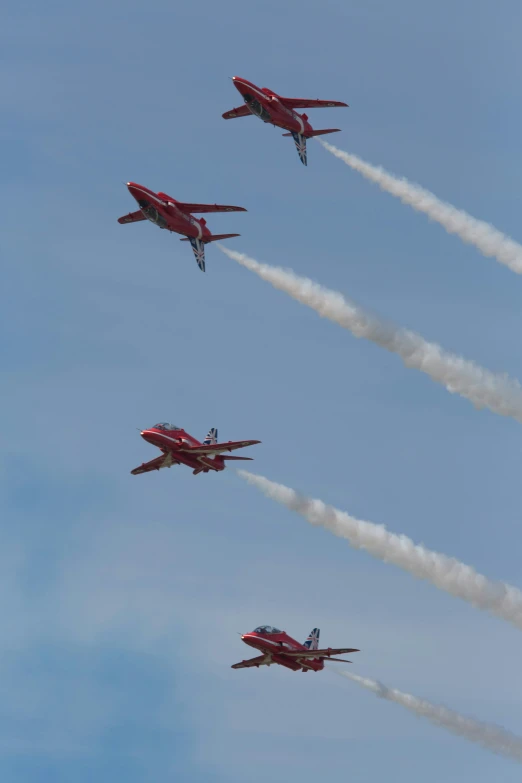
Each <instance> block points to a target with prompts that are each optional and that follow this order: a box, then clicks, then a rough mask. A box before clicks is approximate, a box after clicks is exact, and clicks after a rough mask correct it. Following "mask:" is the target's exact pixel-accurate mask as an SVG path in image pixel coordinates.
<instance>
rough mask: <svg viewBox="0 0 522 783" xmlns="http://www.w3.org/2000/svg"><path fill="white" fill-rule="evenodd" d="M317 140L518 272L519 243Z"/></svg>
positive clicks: (521, 253)
mask: <svg viewBox="0 0 522 783" xmlns="http://www.w3.org/2000/svg"><path fill="white" fill-rule="evenodd" d="M317 141H318V142H319V143H320V144H322V145H323V147H324V148H325V149H327V150H328V152H331V153H332V155H335V157H336V158H339V159H340V160H342V161H343V162H344V163H346V165H347V166H350V168H352V169H354V170H355V171H358V172H359V173H360V174H362V175H363V177H366V179H369V180H371V182H375V183H376V184H377V185H379V187H380V188H381V189H382V190H386V191H387V192H388V193H391V194H392V195H393V196H397V198H399V199H400V200H401V201H402V203H403V204H409V205H410V207H413V209H415V210H417V212H424V214H425V215H427V216H428V217H429V218H431V220H434V221H435V222H437V223H439V224H440V225H441V226H442V227H443V228H445V229H446V231H447V232H448V233H449V234H456V235H457V236H459V237H460V238H461V239H462V241H463V242H467V243H468V244H469V245H474V246H475V247H476V248H477V249H478V250H480V252H481V253H482V254H483V255H485V256H488V257H493V258H496V259H497V261H500V263H501V264H505V266H508V267H509V268H510V269H511V270H512V271H513V272H516V273H517V274H519V275H520V274H522V245H520V244H519V243H518V242H515V240H514V239H511V238H510V237H508V236H506V235H505V234H503V233H502V232H501V231H498V229H496V228H495V227H494V226H492V225H491V224H490V223H486V222H485V221H484V220H477V219H476V218H474V217H472V216H471V215H468V213H467V212H464V210H462V209H457V208H456V207H454V206H453V205H452V204H448V203H447V202H446V201H441V200H440V199H439V198H437V196H435V195H434V194H433V193H430V191H429V190H425V189H424V188H422V187H421V186H420V185H416V184H414V183H413V182H409V181H408V180H407V179H404V177H401V178H399V177H395V176H394V175H393V174H390V173H389V172H388V171H385V170H384V169H383V168H381V167H380V166H372V165H371V164H370V163H366V161H364V160H361V158H359V157H357V155H351V154H350V153H349V152H344V151H343V150H340V149H338V148H337V147H334V145H333V144H329V143H328V142H327V141H324V140H323V139H319V138H318V139H317Z"/></svg>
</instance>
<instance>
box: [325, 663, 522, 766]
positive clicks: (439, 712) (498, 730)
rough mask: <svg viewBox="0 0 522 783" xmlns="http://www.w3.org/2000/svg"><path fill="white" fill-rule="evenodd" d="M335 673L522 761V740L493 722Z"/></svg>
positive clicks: (362, 679)
mask: <svg viewBox="0 0 522 783" xmlns="http://www.w3.org/2000/svg"><path fill="white" fill-rule="evenodd" d="M335 673H336V674H339V675H340V676H341V677H347V678H348V679H349V680H352V682H356V683H357V684H358V685H360V686H361V687H363V688H366V689H367V690H369V691H372V693H375V695H376V696H378V697H379V698H381V699H386V700H387V701H393V702H395V704H400V705H401V707H405V708H406V709H407V710H409V711H410V712H413V713H414V714H415V715H418V716H419V717H420V718H427V719H428V720H429V721H431V723H434V724H435V725H436V726H441V727H442V728H443V729H447V730H448V731H450V732H451V733H452V734H457V735H458V736H459V737H464V738H465V739H467V740H469V741H470V742H475V743H476V744H477V745H482V747H483V748H487V750H492V751H493V753H498V754H500V755H502V756H507V757H508V758H511V759H514V760H515V761H518V762H522V737H519V736H517V735H516V734H513V733H512V732H511V731H507V729H504V728H502V726H495V725H494V724H491V723H483V722H482V721H478V720H474V719H473V718H468V717H467V716H465V715H461V714H460V713H459V712H454V711H453V710H450V709H448V708H447V707H442V706H441V705H439V704H433V703H432V702H430V701H426V700H425V699H418V698H417V697H416V696H412V695H411V694H410V693H403V692H402V691H398V690H395V689H394V688H387V687H386V685H383V684H382V683H381V682H377V681H376V680H368V679H366V678H365V677H358V676H357V675H356V674H351V673H350V672H340V671H336V672H335Z"/></svg>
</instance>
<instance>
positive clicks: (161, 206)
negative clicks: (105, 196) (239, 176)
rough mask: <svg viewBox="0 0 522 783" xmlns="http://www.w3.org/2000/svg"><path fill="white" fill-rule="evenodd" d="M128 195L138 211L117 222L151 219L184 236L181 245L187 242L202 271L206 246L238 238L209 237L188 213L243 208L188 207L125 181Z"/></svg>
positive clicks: (203, 225)
mask: <svg viewBox="0 0 522 783" xmlns="http://www.w3.org/2000/svg"><path fill="white" fill-rule="evenodd" d="M127 187H128V189H129V193H130V194H131V196H133V197H134V198H135V199H136V201H137V202H138V205H139V207H140V208H139V209H138V211H137V212H129V214H128V215H124V216H123V217H121V218H118V223H138V222H139V221H141V220H150V221H151V223H154V224H155V225H156V226H158V227H159V228H166V229H167V231H174V232H175V233H176V234H183V236H184V237H185V238H184V239H182V240H181V241H182V242H190V244H191V245H192V250H193V251H194V256H195V258H196V261H197V264H198V266H199V268H200V269H201V271H202V272H204V271H205V245H206V244H208V243H209V242H216V241H218V240H220V239H230V237H238V236H240V235H239V234H211V233H210V231H209V230H208V228H207V223H206V220H205V219H204V218H195V217H194V216H193V215H192V214H191V212H198V213H200V214H202V213H204V212H246V209H245V208H244V207H231V206H227V205H224V204H189V203H187V202H184V201H176V199H175V198H172V196H168V195H167V194H166V193H162V192H161V191H160V192H159V193H154V191H153V190H149V189H148V188H146V187H144V186H143V185H138V184H137V183H136V182H127Z"/></svg>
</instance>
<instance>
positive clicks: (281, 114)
mask: <svg viewBox="0 0 522 783" xmlns="http://www.w3.org/2000/svg"><path fill="white" fill-rule="evenodd" d="M232 81H233V83H234V87H236V89H237V90H238V91H239V92H240V93H241V95H242V97H243V100H244V101H245V105H244V106H239V107H238V108H237V109H231V110H230V111H226V112H225V113H224V114H223V118H224V119H225V120H233V119H235V118H236V117H249V116H250V115H251V114H253V115H255V116H256V117H259V119H260V120H263V122H268V123H270V124H271V125H275V126H277V127H278V128H284V129H285V130H287V131H289V133H283V136H292V137H293V139H294V142H295V146H296V149H297V153H298V155H299V159H300V160H301V162H302V163H304V165H305V166H306V165H307V158H306V140H307V139H309V138H311V137H312V136H323V135H324V134H325V133H337V132H338V131H339V130H340V128H327V129H326V130H314V129H313V128H312V126H311V125H310V123H309V122H308V117H307V115H306V114H299V113H298V112H296V111H294V109H320V108H325V107H333V106H348V104H347V103H342V102H341V101H321V100H319V99H315V98H282V97H281V96H280V95H277V93H275V92H273V91H272V90H269V89H268V87H256V85H255V84H252V82H248V81H247V80H246V79H242V78H241V77H239V76H233V77H232Z"/></svg>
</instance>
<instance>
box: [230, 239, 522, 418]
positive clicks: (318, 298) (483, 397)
mask: <svg viewBox="0 0 522 783" xmlns="http://www.w3.org/2000/svg"><path fill="white" fill-rule="evenodd" d="M219 247H220V249H221V250H222V251H223V253H225V254H226V255H227V256H228V257H229V258H231V259H233V260H234V261H237V262H238V263H239V264H241V265H242V266H244V267H246V268H247V269H249V270H250V271H251V272H255V273H256V274H257V275H259V277H261V278H262V279H263V280H266V281H267V282H268V283H271V285H273V286H274V288H277V289H278V290H280V291H284V292H285V293H287V294H289V295H290V296H291V297H292V298H293V299H295V300H296V301H298V302H300V303H301V304H304V305H307V306H308V307H311V308H312V310H315V312H316V313H318V314H319V315H320V316H321V317H323V318H328V319H329V320H330V321H333V322H334V323H336V324H339V326H342V327H343V328H344V329H348V330H349V331H350V332H351V333H352V334H353V335H354V336H355V337H364V338H366V339H367V340H371V342H373V343H376V344H377V345H380V346H381V348H385V349H386V350H387V351H391V352H392V353H396V354H398V355H399V356H400V357H401V359H402V360H403V362H404V364H405V365H406V367H413V368H415V369H417V370H420V371H421V372H423V373H426V375H429V376H430V378H431V379H432V380H434V381H436V382H437V383H441V384H442V385H443V386H445V387H446V389H447V390H448V391H449V392H451V393H452V394H460V396H461V397H465V398H466V399H468V400H470V401H471V402H472V403H473V405H474V406H475V407H476V408H479V409H480V408H489V409H490V410H492V411H493V412H494V413H498V414H499V415H501V416H511V417H512V418H514V419H516V420H517V421H519V422H520V423H522V388H521V386H520V384H519V382H518V381H516V380H512V379H510V378H509V377H508V376H507V375H496V374H495V373H492V372H490V371H489V370H486V369H484V368H483V367H480V365H478V364H475V362H471V361H468V360H467V359H463V358H462V357H460V356H456V355H455V354H451V353H447V352H446V351H444V350H443V349H442V348H441V346H440V345H437V344H436V343H429V342H427V341H426V340H425V339H424V338H423V337H421V336H420V335H419V334H416V333H415V332H411V331H409V330H406V329H401V328H400V327H397V326H394V325H391V324H387V323H385V322H384V321H381V320H380V319H378V318H377V317H375V316H373V315H370V314H369V313H367V312H366V311H365V310H363V308H362V307H359V306H358V305H356V304H354V303H352V302H348V301H347V300H346V299H345V298H344V297H343V296H342V295H341V294H339V293H337V292H335V291H330V290H329V289H328V288H323V286H321V285H319V284H318V283H315V282H314V281H313V280H309V279H308V278H306V277H299V276H298V275H296V274H295V273H294V272H292V270H290V269H281V268H280V267H275V266H270V265H269V264H261V263H259V261H256V260H255V259H254V258H249V256H247V255H245V254H244V253H237V252H235V251H233V250H228V248H225V247H223V246H222V245H220V246H219Z"/></svg>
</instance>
